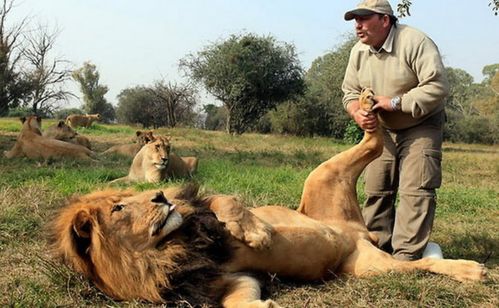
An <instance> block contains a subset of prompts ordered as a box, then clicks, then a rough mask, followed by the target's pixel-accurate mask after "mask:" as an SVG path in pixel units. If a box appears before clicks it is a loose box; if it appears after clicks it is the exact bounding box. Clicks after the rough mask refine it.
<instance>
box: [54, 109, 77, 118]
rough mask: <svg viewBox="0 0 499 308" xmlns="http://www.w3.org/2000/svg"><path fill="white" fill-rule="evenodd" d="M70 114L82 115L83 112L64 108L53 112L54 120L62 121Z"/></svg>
mask: <svg viewBox="0 0 499 308" xmlns="http://www.w3.org/2000/svg"><path fill="white" fill-rule="evenodd" d="M70 114H83V111H82V110H81V109H78V108H65V109H60V110H57V111H56V112H54V118H56V119H58V120H64V119H66V118H67V117H68V115H70Z"/></svg>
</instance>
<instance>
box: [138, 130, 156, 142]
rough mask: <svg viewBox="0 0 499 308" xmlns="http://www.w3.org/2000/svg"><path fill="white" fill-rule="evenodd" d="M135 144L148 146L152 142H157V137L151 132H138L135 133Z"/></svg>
mask: <svg viewBox="0 0 499 308" xmlns="http://www.w3.org/2000/svg"><path fill="white" fill-rule="evenodd" d="M135 136H136V137H135V140H134V141H135V142H137V143H138V144H140V145H144V144H147V143H149V142H151V141H154V140H156V137H154V135H153V133H152V131H151V130H143V131H142V130H138V131H136V132H135Z"/></svg>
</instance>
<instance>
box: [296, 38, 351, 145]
mask: <svg viewBox="0 0 499 308" xmlns="http://www.w3.org/2000/svg"><path fill="white" fill-rule="evenodd" d="M356 42H357V39H356V38H355V37H354V36H353V35H351V36H347V37H346V38H345V41H344V42H343V43H342V44H340V45H339V46H338V47H337V48H335V49H334V50H332V51H330V52H328V53H326V54H325V55H324V56H321V57H319V58H317V59H315V60H314V61H313V62H312V66H311V67H310V69H309V70H308V71H307V73H306V75H305V80H306V84H307V92H306V94H305V103H306V104H308V105H311V106H310V107H309V108H304V110H309V111H310V113H309V114H303V118H304V119H307V118H308V119H310V122H311V125H314V127H312V132H313V133H314V134H319V135H325V136H333V137H335V138H337V139H342V138H343V137H344V134H345V130H346V128H347V125H348V122H349V121H350V117H349V116H348V114H347V112H346V111H345V110H344V109H343V105H342V99H343V92H342V90H341V85H342V83H343V78H344V76H345V70H346V67H347V65H348V58H349V55H350V50H351V49H352V47H353V45H354V44H355V43H356Z"/></svg>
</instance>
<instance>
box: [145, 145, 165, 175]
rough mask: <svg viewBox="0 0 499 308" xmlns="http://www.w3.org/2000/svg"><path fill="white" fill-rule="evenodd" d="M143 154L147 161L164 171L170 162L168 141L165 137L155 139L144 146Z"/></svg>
mask: <svg viewBox="0 0 499 308" xmlns="http://www.w3.org/2000/svg"><path fill="white" fill-rule="evenodd" d="M144 147H145V153H146V156H147V158H148V160H149V161H150V162H151V163H152V164H153V165H154V166H155V167H156V168H157V169H159V170H162V169H165V168H166V167H167V166H168V163H169V161H170V150H171V145H170V140H169V139H168V138H166V137H157V138H156V140H154V141H153V142H150V143H148V144H146V145H145V146H144Z"/></svg>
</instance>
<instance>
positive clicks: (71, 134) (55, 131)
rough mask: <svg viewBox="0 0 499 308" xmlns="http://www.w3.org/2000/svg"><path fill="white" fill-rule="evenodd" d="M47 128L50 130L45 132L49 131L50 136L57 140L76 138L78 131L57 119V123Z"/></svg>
mask: <svg viewBox="0 0 499 308" xmlns="http://www.w3.org/2000/svg"><path fill="white" fill-rule="evenodd" d="M48 130H50V132H48V131H47V134H49V133H50V134H51V135H52V138H54V139H58V140H70V139H74V138H76V136H77V135H78V133H77V132H76V131H75V130H74V129H73V128H71V127H69V126H68V125H66V123H64V121H59V123H57V125H55V126H53V127H50V128H49V129H48Z"/></svg>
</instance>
